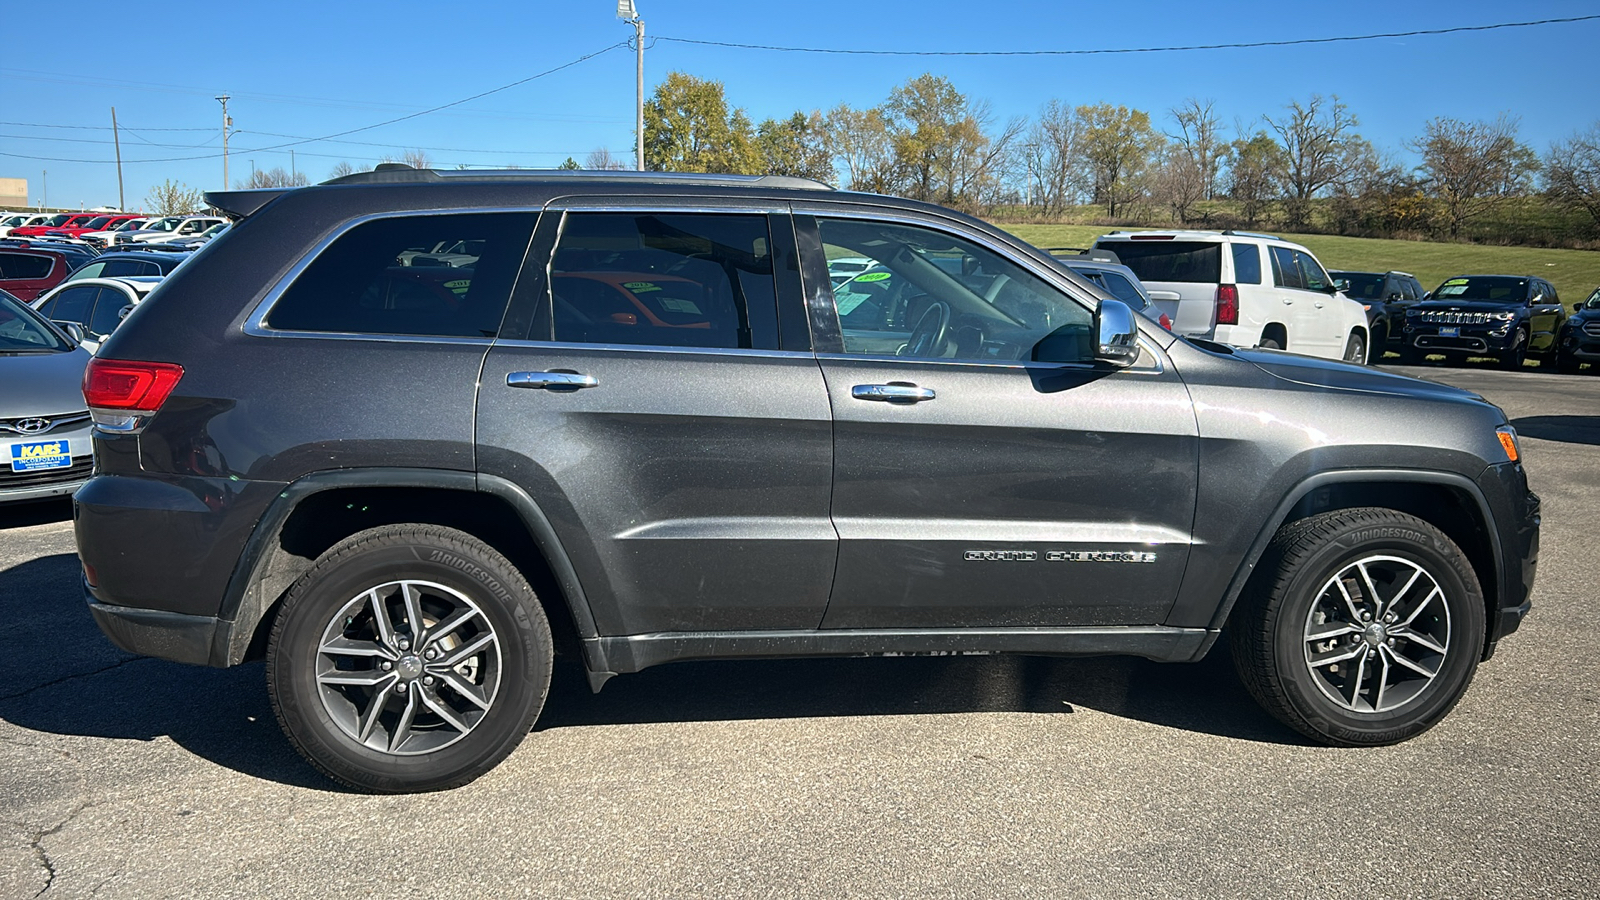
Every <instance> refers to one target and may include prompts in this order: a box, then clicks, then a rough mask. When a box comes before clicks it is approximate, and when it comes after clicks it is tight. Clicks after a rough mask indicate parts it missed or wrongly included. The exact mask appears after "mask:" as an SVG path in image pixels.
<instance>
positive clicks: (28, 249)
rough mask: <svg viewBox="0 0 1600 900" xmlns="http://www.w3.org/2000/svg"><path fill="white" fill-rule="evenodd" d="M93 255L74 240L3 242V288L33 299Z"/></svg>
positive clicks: (0, 281)
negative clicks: (52, 242)
mask: <svg viewBox="0 0 1600 900" xmlns="http://www.w3.org/2000/svg"><path fill="white" fill-rule="evenodd" d="M91 259H94V254H93V253H92V252H90V251H88V250H86V249H83V248H79V247H74V246H72V245H70V244H57V245H56V246H54V247H49V248H46V247H45V246H44V245H42V244H29V243H28V242H27V241H9V240H8V241H4V242H0V290H3V291H6V292H8V293H10V294H11V295H12V296H13V297H16V298H17V299H18V300H21V301H23V302H24V303H31V302H32V301H33V300H34V299H35V298H37V297H38V296H39V295H40V294H43V293H44V292H45V291H48V290H50V289H51V288H53V287H55V286H56V285H58V284H60V283H61V282H63V281H66V280H67V276H68V275H69V274H71V273H72V270H73V269H76V268H78V267H79V266H81V265H83V264H84V263H86V262H88V261H89V260H91Z"/></svg>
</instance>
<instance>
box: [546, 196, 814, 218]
mask: <svg viewBox="0 0 1600 900" xmlns="http://www.w3.org/2000/svg"><path fill="white" fill-rule="evenodd" d="M617 199H618V200H619V201H626V202H619V203H618V204H617V205H616V206H600V205H596V204H594V202H593V201H592V200H591V199H590V198H585V200H588V201H589V202H587V203H585V204H582V205H573V206H569V205H567V204H565V203H562V202H561V198H559V197H558V198H556V199H555V200H551V201H550V202H549V203H546V204H545V207H544V208H545V209H547V210H550V211H551V212H560V213H561V214H562V215H563V216H565V215H566V214H567V213H626V212H639V213H648V214H651V215H656V214H661V213H666V214H669V215H689V216H698V215H723V214H726V215H743V216H752V215H754V216H774V215H777V216H786V215H788V214H789V206H788V204H787V203H785V204H782V205H777V206H751V205H744V206H684V205H682V204H676V203H668V202H666V201H665V200H663V201H662V204H661V205H660V206H652V205H650V203H649V198H647V197H619V198H617Z"/></svg>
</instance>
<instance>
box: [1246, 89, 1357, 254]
mask: <svg viewBox="0 0 1600 900" xmlns="http://www.w3.org/2000/svg"><path fill="white" fill-rule="evenodd" d="M1285 109H1286V110H1287V113H1286V114H1285V115H1283V116H1281V117H1279V118H1277V119H1274V118H1272V117H1270V116H1268V117H1266V122H1267V125H1268V126H1270V127H1271V128H1272V130H1273V131H1275V132H1277V134H1278V140H1279V141H1281V145H1282V147H1283V150H1284V153H1285V159H1286V163H1287V164H1286V166H1285V168H1284V175H1283V177H1284V189H1285V195H1284V211H1285V212H1286V213H1287V218H1288V225H1289V227H1290V228H1300V227H1304V226H1305V225H1306V223H1307V222H1308V221H1309V220H1310V216H1311V198H1313V197H1315V196H1317V195H1318V194H1319V193H1321V192H1323V191H1324V190H1326V189H1328V188H1331V187H1335V186H1339V185H1342V184H1344V183H1345V182H1346V181H1348V180H1349V179H1350V177H1351V176H1352V175H1353V174H1354V173H1355V172H1356V171H1357V169H1358V168H1359V167H1360V166H1361V165H1362V163H1363V162H1364V161H1365V160H1366V159H1368V158H1370V157H1371V156H1372V145H1371V144H1369V143H1367V141H1366V139H1364V138H1362V137H1361V135H1360V134H1358V133H1356V128H1357V127H1358V126H1359V125H1360V124H1361V123H1360V120H1358V119H1357V118H1356V116H1355V114H1354V113H1351V112H1350V110H1349V108H1348V107H1346V106H1345V105H1344V104H1343V103H1340V102H1339V95H1337V94H1334V95H1332V96H1330V97H1323V96H1322V95H1321V94H1312V95H1311V99H1310V100H1309V101H1308V102H1307V103H1305V104H1304V105H1301V103H1300V101H1298V100H1296V101H1293V102H1291V103H1290V104H1289V105H1288V106H1287V107H1285Z"/></svg>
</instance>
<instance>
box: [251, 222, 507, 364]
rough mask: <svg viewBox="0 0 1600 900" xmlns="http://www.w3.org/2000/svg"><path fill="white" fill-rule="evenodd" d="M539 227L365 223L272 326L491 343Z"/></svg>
mask: <svg viewBox="0 0 1600 900" xmlns="http://www.w3.org/2000/svg"><path fill="white" fill-rule="evenodd" d="M534 220H535V216H534V214H532V213H473V214H464V215H438V216H424V215H418V216H396V217H393V218H384V219H376V220H374V221H371V222H365V223H362V224H360V225H357V226H355V227H353V228H351V229H350V230H349V231H346V232H345V233H344V234H342V235H340V236H339V237H338V238H336V239H335V240H334V241H333V243H331V244H329V245H328V247H327V249H325V250H323V251H322V253H321V254H319V255H318V256H317V258H316V259H314V260H313V261H312V262H311V264H310V265H308V266H307V267H306V268H305V270H304V271H303V272H301V273H300V275H299V276H298V277H297V278H295V280H294V282H293V283H292V284H290V285H289V287H288V289H287V290H285V291H284V292H283V295H282V296H281V297H279V298H278V301H277V303H275V304H274V305H273V307H272V310H271V311H270V312H269V313H268V315H267V318H266V324H267V325H268V326H269V327H271V328H274V329H279V330H284V331H312V332H333V333H342V334H405V335H429V336H438V337H492V336H493V335H494V334H495V333H496V332H497V331H498V330H499V328H500V319H501V317H502V316H503V315H504V314H505V309H506V303H507V302H508V300H509V299H510V294H511V287H512V285H513V283H514V282H515V280H516V274H517V271H518V270H519V269H520V268H521V265H522V260H523V257H524V256H525V255H526V254H527V251H528V240H529V238H530V237H531V235H532V233H533V224H534ZM441 245H444V246H447V247H454V246H457V245H462V246H467V247H471V248H472V249H474V250H476V251H478V252H477V253H458V254H452V255H450V256H449V257H448V258H443V257H440V256H436V255H434V248H436V247H439V246H441ZM419 261H420V262H421V264H418V262H419Z"/></svg>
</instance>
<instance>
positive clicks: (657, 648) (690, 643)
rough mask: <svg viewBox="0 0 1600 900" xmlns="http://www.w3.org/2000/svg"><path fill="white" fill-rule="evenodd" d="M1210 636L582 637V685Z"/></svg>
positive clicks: (1132, 631)
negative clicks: (700, 664)
mask: <svg viewBox="0 0 1600 900" xmlns="http://www.w3.org/2000/svg"><path fill="white" fill-rule="evenodd" d="M1215 637H1216V635H1215V633H1213V632H1211V631H1209V630H1207V629H1204V628H1170V627H1167V626H1165V625H1137V626H1122V627H1085V628H951V629H936V628H863V629H831V630H822V629H816V630H809V631H699V632H693V631H674V632H662V633H657V634H635V635H626V636H620V637H599V638H586V639H584V641H583V651H584V652H583V655H584V662H585V664H586V665H587V667H588V669H589V685H590V687H591V688H593V689H594V690H595V691H596V692H599V690H600V687H601V685H604V684H605V683H606V681H607V680H608V679H610V678H611V676H612V675H618V674H623V673H627V672H641V671H643V670H645V669H648V668H650V667H651V666H658V665H661V664H662V663H669V662H684V661H688V660H707V659H785V658H795V657H814V656H986V655H989V654H995V653H1022V654H1032V655H1036V656H1142V657H1144V658H1146V659H1153V660H1156V661H1157V662H1189V661H1192V660H1195V659H1198V658H1199V657H1200V656H1201V655H1203V654H1204V652H1205V650H1206V649H1208V648H1209V646H1210V643H1211V641H1212V640H1213V639H1214V638H1215Z"/></svg>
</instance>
